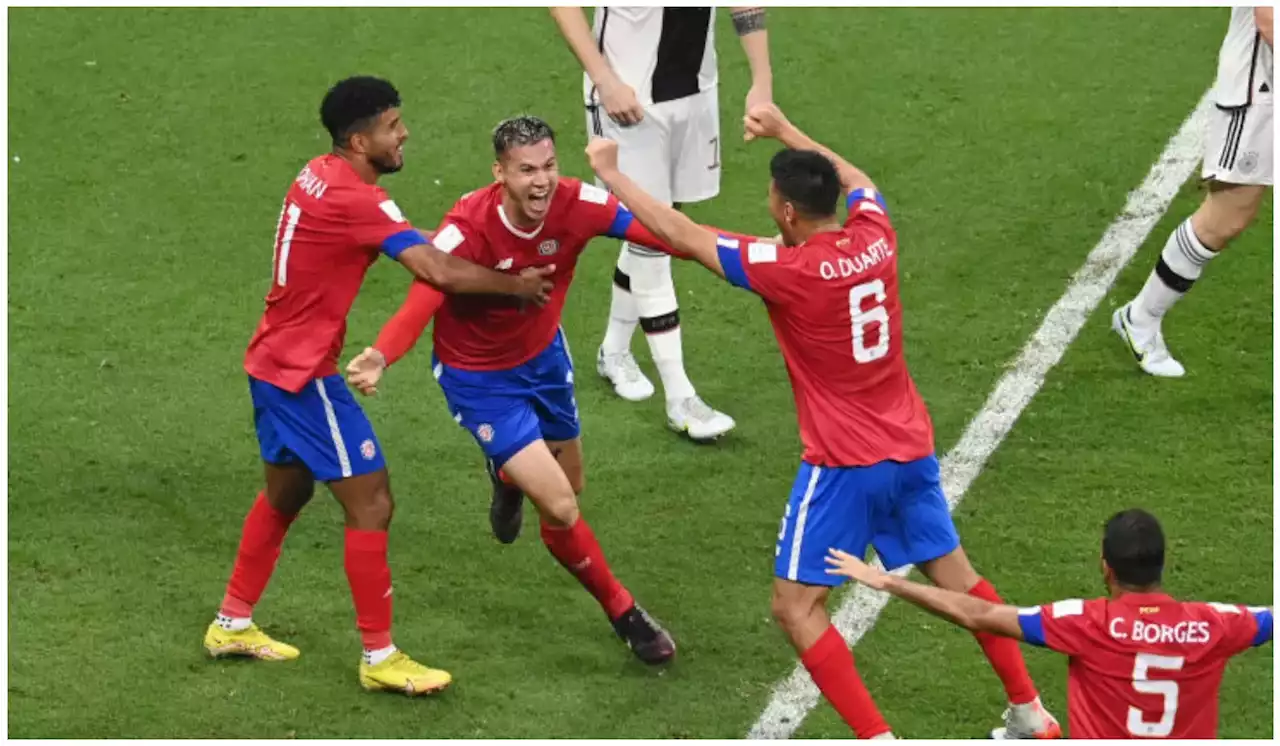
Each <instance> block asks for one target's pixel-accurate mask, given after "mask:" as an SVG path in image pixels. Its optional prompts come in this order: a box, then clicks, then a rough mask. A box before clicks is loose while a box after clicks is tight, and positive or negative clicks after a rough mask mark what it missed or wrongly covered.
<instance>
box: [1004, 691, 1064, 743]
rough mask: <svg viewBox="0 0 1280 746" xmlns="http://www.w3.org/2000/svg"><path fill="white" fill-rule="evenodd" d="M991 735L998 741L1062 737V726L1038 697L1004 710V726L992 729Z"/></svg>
mask: <svg viewBox="0 0 1280 746" xmlns="http://www.w3.org/2000/svg"><path fill="white" fill-rule="evenodd" d="M991 737H992V738H994V739H995V740H997V741H1012V740H1022V739H1028V738H1038V739H1043V740H1049V739H1055V738H1062V726H1061V725H1059V724H1058V719H1057V718H1055V717H1054V716H1053V715H1051V714H1049V711H1048V710H1046V709H1045V708H1044V705H1043V704H1041V703H1040V698H1039V697H1036V698H1035V699H1034V700H1032V701H1030V702H1028V703H1026V704H1023V705H1009V709H1007V710H1005V711H1004V727H1003V728H996V729H995V730H993V731H991Z"/></svg>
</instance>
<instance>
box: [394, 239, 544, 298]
mask: <svg viewBox="0 0 1280 746" xmlns="http://www.w3.org/2000/svg"><path fill="white" fill-rule="evenodd" d="M395 259H396V261H398V262H400V263H401V264H403V265H404V266H405V268H406V269H408V270H409V271H410V272H412V273H413V274H414V276H416V277H417V278H418V279H419V280H421V281H423V282H425V283H426V284H428V285H430V286H431V287H433V288H436V289H437V290H439V291H440V292H442V293H468V294H481V295H513V296H515V297H517V298H523V299H524V300H530V301H533V302H535V303H537V304H538V305H542V304H544V303H546V302H547V300H548V299H549V298H550V292H551V281H550V280H548V279H546V276H547V275H550V274H551V272H553V271H554V269H555V268H554V267H544V268H541V269H539V270H538V271H537V272H528V271H526V272H522V273H521V274H518V275H509V274H504V273H502V272H495V271H494V270H492V269H489V268H488V267H482V266H480V265H479V264H474V263H472V262H469V261H467V260H466V259H460V258H458V257H456V256H452V255H450V254H447V253H445V252H443V251H441V250H439V249H437V248H436V247H434V246H432V245H430V244H428V243H425V242H424V243H419V244H414V245H413V246H410V247H408V248H406V249H404V250H403V251H400V252H399V253H398V254H397V255H396V256H395Z"/></svg>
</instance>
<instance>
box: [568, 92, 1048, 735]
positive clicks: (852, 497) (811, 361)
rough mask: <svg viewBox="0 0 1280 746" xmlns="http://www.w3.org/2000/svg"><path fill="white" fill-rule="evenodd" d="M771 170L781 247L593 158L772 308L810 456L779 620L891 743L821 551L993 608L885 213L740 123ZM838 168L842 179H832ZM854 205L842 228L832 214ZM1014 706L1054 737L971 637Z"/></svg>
mask: <svg viewBox="0 0 1280 746" xmlns="http://www.w3.org/2000/svg"><path fill="white" fill-rule="evenodd" d="M746 125H747V134H748V135H749V136H750V137H751V138H753V139H754V138H761V137H772V138H776V139H778V140H780V141H781V142H782V143H783V144H784V145H786V146H787V147H788V148H789V149H788V150H783V151H781V152H779V153H778V154H777V155H775V156H774V158H773V161H772V163H771V166H770V167H771V170H772V175H773V179H772V181H771V183H770V185H769V208H770V212H771V213H772V216H773V219H774V222H775V223H777V225H778V228H779V230H780V231H781V236H782V241H783V243H782V245H777V244H775V243H772V242H766V241H762V240H760V239H750V238H744V237H735V236H730V235H717V234H716V232H715V231H714V230H712V229H708V228H704V227H702V226H699V225H696V224H695V223H693V222H692V221H691V220H689V218H687V217H685V216H684V215H682V214H681V213H680V212H678V211H676V210H673V209H671V208H670V207H668V206H666V205H665V204H663V203H661V202H660V201H658V200H656V199H654V198H653V197H651V196H650V195H648V194H646V193H645V192H644V191H643V190H641V189H640V187H638V186H637V185H636V184H635V182H633V181H632V180H631V179H629V178H627V177H626V176H624V175H623V174H622V172H621V171H620V170H619V169H618V165H617V152H618V151H617V148H618V146H617V144H616V143H613V142H611V141H609V140H596V141H593V142H592V143H591V144H590V145H589V146H588V149H587V154H588V158H589V159H590V160H591V165H592V167H593V168H594V169H595V171H596V173H597V174H598V175H599V176H600V178H601V179H602V180H603V181H604V183H605V184H607V185H608V186H609V187H610V188H611V189H612V190H613V193H614V194H616V195H617V196H618V198H619V199H620V200H622V202H623V203H625V204H626V205H627V207H628V208H630V210H631V211H632V212H633V213H634V214H635V216H636V218H637V219H638V220H639V221H640V222H641V223H643V224H644V225H645V226H647V227H648V228H649V229H650V230H651V231H653V233H654V234H655V235H656V236H658V238H660V239H661V240H663V241H665V242H666V243H667V244H669V245H671V246H672V247H673V248H674V249H676V250H677V251H680V252H683V253H685V254H687V255H690V256H691V257H692V258H694V259H696V260H697V261H699V262H701V263H702V264H704V265H705V266H706V267H707V268H709V269H710V270H711V271H713V272H715V273H716V274H717V275H719V276H721V277H724V278H725V279H727V280H728V281H729V282H730V283H732V284H734V285H736V286H738V287H740V288H743V289H745V290H748V291H751V292H754V293H756V294H758V295H759V296H761V297H762V298H763V299H764V302H765V307H766V308H767V309H768V311H769V318H770V320H771V321H772V323H773V328H774V333H775V334H776V336H777V338H778V346H779V347H780V348H781V349H782V356H783V359H784V360H785V361H786V364H787V372H788V373H789V374H790V377H791V385H792V388H793V389H794V392H795V400H796V410H797V415H798V417H799V423H800V438H801V440H802V441H803V443H804V458H803V461H802V462H801V465H800V470H799V474H798V475H797V476H796V480H795V484H794V487H793V488H792V492H791V498H790V501H789V502H788V504H787V508H786V513H785V515H784V517H783V520H782V528H781V530H780V531H779V534H778V546H777V549H776V551H775V555H776V558H777V559H776V563H775V565H774V574H775V576H776V579H775V581H774V586H773V614H774V617H775V619H777V621H778V624H779V625H780V626H781V627H782V629H783V631H785V632H786V634H787V636H788V637H789V638H790V639H791V642H792V644H793V645H794V646H795V648H796V651H797V652H798V653H799V654H800V659H801V661H802V663H803V664H804V666H805V668H807V669H808V671H809V673H810V675H811V676H812V677H813V681H814V683H816V684H817V685H818V688H819V689H820V690H821V691H822V693H823V694H824V695H825V696H826V697H827V699H828V700H829V701H830V702H831V704H832V705H833V706H834V707H835V709H836V711H837V712H839V714H840V716H841V717H842V718H844V720H845V722H846V723H848V724H849V726H850V727H851V728H852V729H853V730H854V732H855V733H856V734H857V735H858V736H859V737H861V738H871V737H875V736H888V734H889V733H890V729H889V726H888V725H887V724H886V723H885V721H884V719H883V717H881V715H880V713H879V711H878V710H877V708H876V705H875V702H874V701H873V700H872V698H871V695H870V693H869V692H868V691H867V689H866V687H865V686H864V685H863V683H862V680H861V678H860V677H859V675H858V672H857V669H856V667H855V665H854V661H853V656H852V653H851V652H850V650H849V648H848V646H847V645H846V644H845V641H844V639H843V638H841V636H840V633H839V632H838V631H836V629H835V627H834V626H832V624H831V622H830V619H829V617H828V616H827V612H826V601H827V598H828V595H829V593H830V589H831V586H833V585H838V584H839V582H840V581H839V580H837V579H835V578H834V576H832V575H829V574H827V573H826V572H825V565H824V563H823V559H824V556H825V554H826V550H827V548H828V547H832V546H835V547H840V548H842V549H845V550H847V551H849V552H852V553H854V554H857V555H861V554H863V553H864V552H865V551H866V548H867V545H868V544H870V545H873V546H875V548H876V553H877V554H878V555H879V556H880V558H881V560H882V561H883V562H884V564H885V565H886V566H887V567H891V568H894V567H902V566H906V565H912V564H915V565H919V566H920V569H921V570H922V571H924V573H925V574H926V575H927V576H928V577H929V579H930V580H931V581H933V582H934V583H935V584H937V585H940V586H942V587H944V588H950V589H953V590H958V591H962V592H966V593H968V594H970V595H972V596H975V597H978V598H983V599H988V600H991V601H998V600H999V598H1000V597H999V595H997V594H996V591H995V588H993V587H992V585H991V583H990V582H988V581H986V580H984V579H983V578H981V577H980V576H979V575H978V574H977V572H975V571H974V569H973V567H972V566H971V565H970V564H969V560H968V558H967V557H966V556H965V553H964V550H963V549H962V548H961V547H960V542H959V538H958V537H957V535H956V530H955V527H954V525H953V524H952V521H951V515H950V512H949V511H948V509H947V502H946V499H945V497H944V496H943V494H942V486H941V484H940V477H939V468H938V460H937V458H936V457H935V455H934V446H933V427H932V424H931V422H930V420H929V414H928V412H927V411H926V410H925V406H924V402H923V401H922V400H921V398H920V395H919V393H917V391H916V388H915V384H914V383H913V382H912V380H911V376H910V375H909V374H908V372H907V365H906V358H905V357H904V353H903V340H902V309H901V304H900V302H899V299H898V273H897V255H898V246H897V237H896V234H895V232H894V229H893V226H892V225H891V223H890V222H889V217H888V214H887V208H886V207H885V203H884V200H883V199H882V198H881V197H880V195H879V194H878V193H877V192H876V190H875V187H874V185H873V184H872V182H871V180H870V179H868V178H867V176H866V174H864V173H863V172H862V171H860V170H858V169H856V168H854V167H853V166H851V165H849V163H848V162H847V161H845V160H844V159H843V158H840V157H839V156H837V155H835V154H834V153H832V152H831V151H829V150H827V149H826V148H823V147H822V146H821V145H818V144H817V143H815V142H813V141H812V140H810V139H809V138H808V137H806V136H805V135H804V134H803V133H802V132H800V130H798V129H797V128H796V127H794V126H793V125H792V124H791V123H790V122H788V121H787V120H786V118H785V117H783V116H782V113H781V112H780V111H778V109H777V107H776V106H773V105H772V104H770V105H767V106H760V107H755V108H753V109H752V110H751V112H750V113H749V115H748V116H747V117H746ZM833 164H834V165H833ZM842 192H843V193H845V194H847V195H848V198H847V205H848V210H849V216H848V218H847V219H846V220H845V221H844V223H843V224H841V222H840V220H839V219H838V218H837V217H836V203H837V201H838V199H839V197H840V194H841V193H842ZM977 639H978V643H979V644H980V645H981V646H982V649H983V651H984V652H985V653H986V656H987V659H988V660H989V661H990V663H991V666H992V668H994V669H995V671H996V673H997V674H998V675H999V677H1000V680H1001V681H1002V682H1003V684H1004V688H1005V692H1006V694H1007V695H1008V698H1009V702H1010V708H1009V710H1008V712H1007V713H1006V716H1005V725H1006V727H1005V728H1003V729H1000V730H998V731H997V732H996V735H998V736H999V737H1009V738H1030V737H1037V738H1051V737H1056V736H1058V735H1059V733H1060V728H1059V727H1058V723H1057V722H1056V721H1055V720H1054V719H1053V716H1052V715H1050V714H1049V713H1048V712H1047V711H1046V710H1045V709H1044V707H1043V706H1042V705H1041V704H1040V698H1039V695H1038V693H1037V691H1036V687H1035V685H1034V684H1033V683H1032V681H1031V677H1030V676H1029V675H1028V673H1027V669H1026V665H1025V663H1024V662H1023V660H1022V652H1021V650H1019V648H1018V646H1017V644H1016V643H1014V642H1012V641H1010V640H1006V639H1003V638H1000V637H997V636H994V635H988V634H979V635H977Z"/></svg>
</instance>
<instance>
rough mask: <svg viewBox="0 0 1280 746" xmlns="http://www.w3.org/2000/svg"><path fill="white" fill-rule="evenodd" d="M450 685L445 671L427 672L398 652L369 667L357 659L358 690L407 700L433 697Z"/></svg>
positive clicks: (427, 670) (449, 677) (431, 670)
mask: <svg viewBox="0 0 1280 746" xmlns="http://www.w3.org/2000/svg"><path fill="white" fill-rule="evenodd" d="M452 681H453V677H452V676H450V675H449V672H448V671H441V670H439V669H436V668H428V667H426V666H424V665H422V664H421V663H418V662H417V661H415V660H414V659H412V658H410V657H409V656H407V655H405V654H404V652H402V651H400V650H397V651H396V652H394V653H392V654H391V655H390V656H389V657H388V658H387V659H386V660H384V661H382V662H381V663H379V664H377V665H376V666H371V665H369V664H368V663H366V662H365V660H364V658H363V657H362V658H361V659H360V686H363V687H364V688H365V689H368V690H369V691H371V692H373V691H379V690H385V691H389V692H401V693H403V694H407V695H409V696H410V697H416V696H418V695H422V694H434V693H436V692H438V691H440V690H442V689H444V688H445V687H447V686H449V684H450V683H451V682H452Z"/></svg>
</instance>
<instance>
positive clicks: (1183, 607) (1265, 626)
mask: <svg viewBox="0 0 1280 746" xmlns="http://www.w3.org/2000/svg"><path fill="white" fill-rule="evenodd" d="M827 562H828V563H830V564H831V565H832V567H831V568H829V569H828V570H827V572H829V573H833V574H839V575H843V576H846V577H850V578H853V579H854V580H856V581H858V582H859V583H862V584H863V585H866V586H869V587H871V588H874V589H876V590H879V591H887V592H888V593H892V594H893V595H895V596H897V597H899V598H903V599H906V600H907V601H910V602H911V603H913V604H915V605H916V606H919V607H920V608H922V609H924V610H925V611H928V612H931V613H933V614H937V615H938V616H940V617H942V618H944V619H947V620H949V621H951V622H953V623H954V624H958V625H960V626H961V627H964V628H965V629H967V630H970V631H972V632H974V633H985V634H993V635H1001V636H1003V637H1008V638H1012V639H1015V640H1024V641H1026V642H1028V643H1031V644H1032V645H1038V646H1040V647H1047V648H1049V649H1051V650H1056V651H1058V652H1059V653H1065V654H1066V655H1068V656H1070V658H1071V665H1070V666H1069V667H1068V668H1067V693H1068V698H1069V702H1068V704H1067V723H1068V725H1069V726H1070V728H1071V737H1072V738H1188V739H1191V738H1194V739H1202V738H1217V736H1218V685H1219V684H1220V683H1221V682H1222V672H1223V669H1225V668H1226V666H1227V661H1228V660H1230V659H1231V658H1232V657H1233V656H1235V655H1237V654H1239V653H1242V652H1244V651H1246V650H1248V649H1249V648H1251V647H1257V646H1259V645H1262V644H1263V643H1268V642H1271V632H1272V613H1271V609H1268V608H1261V607H1248V608H1246V607H1243V606H1237V605H1229V604H1216V603H1210V604H1205V603H1193V602H1183V601H1176V600H1174V599H1173V598H1172V597H1170V596H1169V595H1167V594H1165V593H1164V591H1163V590H1161V587H1160V579H1161V576H1162V575H1163V573H1164V532H1163V531H1161V529H1160V523H1159V522H1158V521H1157V520H1156V519H1155V517H1154V516H1152V515H1151V514H1150V513H1147V512H1146V511H1143V510H1126V511H1124V512H1122V513H1117V514H1115V515H1114V516H1112V517H1111V520H1109V521H1107V525H1106V528H1105V529H1104V531H1103V536H1102V579H1103V581H1105V582H1106V584H1107V591H1108V593H1109V596H1108V597H1107V598H1097V599H1093V600H1091V601H1082V600H1080V599H1072V600H1068V601H1059V602H1057V603H1054V604H1046V605H1044V606H1037V607H1032V608H1028V609H1016V608H1014V607H1012V606H1002V605H1000V604H995V603H991V602H988V601H984V600H982V599H980V598H973V597H972V596H966V595H964V594H963V593H954V592H952V591H948V590H945V589H942V588H930V587H929V586H926V585H920V584H919V583H913V582H911V581H910V580H907V579H905V578H900V577H897V576H894V575H890V574H888V573H885V572H881V571H879V570H876V569H875V568H872V567H869V566H867V565H866V564H865V563H864V562H862V560H860V559H858V558H857V557H854V556H852V555H850V554H846V553H845V552H842V551H840V550H838V549H833V550H832V551H831V556H830V557H829V558H828V559H827Z"/></svg>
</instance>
